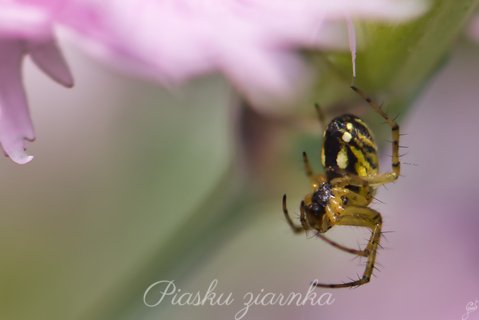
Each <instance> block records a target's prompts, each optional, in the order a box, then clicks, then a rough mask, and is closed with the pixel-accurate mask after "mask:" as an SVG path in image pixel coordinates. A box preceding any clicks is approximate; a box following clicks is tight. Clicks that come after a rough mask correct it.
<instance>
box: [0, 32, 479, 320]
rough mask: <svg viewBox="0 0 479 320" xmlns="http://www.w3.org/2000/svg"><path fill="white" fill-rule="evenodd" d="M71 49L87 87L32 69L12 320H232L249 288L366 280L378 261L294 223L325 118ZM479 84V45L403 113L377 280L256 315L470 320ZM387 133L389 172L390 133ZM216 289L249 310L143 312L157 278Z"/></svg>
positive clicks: (340, 232)
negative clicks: (265, 111) (278, 114)
mask: <svg viewBox="0 0 479 320" xmlns="http://www.w3.org/2000/svg"><path fill="white" fill-rule="evenodd" d="M66 55H67V57H68V61H70V63H71V66H72V69H73V72H74V74H75V76H76V87H75V88H74V89H73V90H65V89H63V88H60V87H58V86H56V85H55V84H52V83H51V82H50V81H44V80H45V79H44V75H42V74H41V73H40V72H39V71H37V70H36V69H35V68H33V67H32V66H31V64H30V63H29V62H27V64H26V66H25V81H26V87H27V92H28V94H29V102H30V106H31V113H32V117H33V119H34V123H35V128H36V132H37V136H38V140H37V141H36V142H35V143H32V144H30V145H29V151H30V152H31V153H32V154H34V155H35V159H34V160H33V162H31V163H30V164H28V165H25V166H18V165H15V164H13V163H12V162H11V161H9V160H8V159H3V160H2V161H0V166H1V168H0V174H1V178H2V184H1V186H0V188H1V191H0V199H1V203H2V209H1V213H0V219H1V220H0V252H1V253H2V257H1V260H0V261H1V262H0V318H1V319H39V320H40V319H103V320H105V319H188V318H189V319H211V318H214V319H234V315H235V313H236V312H237V311H238V310H239V309H241V308H242V303H243V300H242V297H243V295H244V294H245V293H246V292H253V293H256V292H260V291H261V289H264V291H265V292H268V291H271V292H275V293H283V294H288V293H289V292H292V291H295V292H304V293H305V292H306V291H307V288H308V285H309V282H310V281H311V280H312V279H315V278H316V279H319V280H320V281H324V282H333V281H343V280H347V278H348V277H355V275H356V273H361V272H362V270H363V266H362V263H363V262H364V261H361V260H357V259H352V258H351V256H350V255H347V254H345V253H342V252H338V251H337V250H335V249H334V248H331V247H329V246H328V245H327V244H325V243H323V242H321V241H320V240H319V239H315V238H313V237H311V235H309V236H306V235H293V234H292V232H291V231H290V229H289V227H288V226H287V224H286V223H285V221H284V219H283V216H282V212H281V197H282V194H283V193H287V194H288V201H289V207H290V211H291V212H293V214H295V213H297V212H298V204H299V201H300V200H301V199H302V197H303V196H304V194H306V193H307V192H308V191H309V186H308V181H307V179H306V177H305V176H304V174H303V172H302V163H301V151H303V150H306V151H308V153H309V154H310V157H311V158H312V160H313V162H314V165H315V168H316V169H317V170H319V169H320V166H319V152H320V145H321V142H320V137H321V135H320V130H321V129H320V128H319V125H317V124H316V122H315V118H314V112H313V110H304V109H301V112H298V113H297V114H291V116H290V118H288V117H284V116H283V117H282V118H280V119H278V118H274V117H272V116H271V115H259V114H257V113H256V111H253V110H251V109H248V107H247V106H245V104H244V103H242V101H241V100H239V99H237V98H235V95H234V93H233V92H232V90H231V89H230V88H229V86H228V85H227V84H226V83H225V82H224V80H222V79H220V78H216V77H210V78H203V79H199V80H197V81H194V82H192V83H190V84H188V85H186V86H183V87H181V88H176V89H173V90H166V89H163V88H160V87H158V86H157V85H155V84H152V83H148V82H140V81H139V80H137V79H133V78H128V77H127V76H125V75H120V74H118V73H115V72H113V71H112V70H110V69H108V68H106V67H104V66H102V65H99V64H96V63H95V62H93V61H92V60H90V59H89V58H87V57H86V56H83V55H81V54H80V53H78V52H77V51H76V50H75V49H72V48H69V47H67V48H66ZM359 77H360V75H359ZM478 84H479V47H478V46H477V45H475V44H472V43H469V42H468V41H467V40H462V41H458V42H457V43H456V44H455V45H454V47H453V49H452V51H451V52H450V55H449V57H448V58H447V59H446V60H445V61H444V63H443V65H442V66H441V67H440V68H438V69H437V71H436V73H435V74H434V76H433V77H431V78H430V79H429V80H428V81H427V82H426V83H424V85H423V87H422V88H421V89H420V90H419V94H418V95H417V97H416V98H415V99H414V100H413V103H412V104H411V105H410V107H409V108H408V109H404V110H403V111H402V113H401V125H402V130H403V132H404V133H406V134H407V135H405V136H404V137H403V141H402V144H403V145H405V146H407V147H408V148H407V149H406V150H404V151H405V153H406V155H405V156H404V157H403V161H404V162H406V163H407V164H406V163H405V164H404V165H403V170H402V171H403V175H404V176H403V177H402V178H401V179H399V180H398V181H397V183H395V184H393V185H390V186H388V187H387V189H386V188H380V190H379V193H378V196H377V197H378V199H379V200H381V201H382V202H376V203H374V204H373V206H374V207H375V208H376V209H377V210H379V211H380V212H381V213H382V214H383V217H384V221H385V226H384V228H385V230H388V231H392V232H391V233H388V234H387V235H386V237H387V239H384V243H383V245H384V249H382V250H381V251H380V253H379V257H378V262H379V263H380V264H381V266H380V272H379V271H377V272H375V275H376V276H377V277H375V278H374V279H373V280H372V281H371V283H370V284H368V285H366V286H363V287H360V288H357V289H352V290H348V289H345V290H329V292H331V293H332V295H333V297H334V299H335V301H334V303H333V304H332V305H330V306H304V307H297V306H270V307H263V306H257V307H252V308H251V309H250V311H249V312H248V314H247V315H246V316H245V318H244V319H352V318H359V319H362V318H368V319H407V318H413V319H419V318H421V319H459V318H460V317H461V316H462V315H463V314H464V313H465V311H466V304H467V303H468V302H470V301H474V300H475V299H476V298H477V297H478V295H479V273H478V271H477V270H479V252H478V250H477V243H478V241H479V235H478V232H477V230H478V228H479V209H478V205H477V200H478V196H479V191H478V186H477V183H478V181H479V171H478V169H477V163H478V159H479V151H478V150H479V149H478V148H477V145H478V138H479V133H478V121H479V120H478V119H479V108H478V107H477V104H478V101H479V90H477V87H478ZM344 92H345V96H346V98H345V100H346V101H350V102H351V105H348V106H347V108H350V109H351V110H356V111H358V112H359V113H365V112H367V111H368V109H367V107H366V106H364V104H363V103H362V102H360V101H359V100H357V99H356V98H355V97H354V95H352V94H350V93H349V89H348V84H347V83H345V84H344ZM385 102H386V104H385V106H386V109H387V101H385ZM337 109H338V110H343V109H344V108H339V107H338V108H337ZM331 110H333V109H331ZM331 112H332V113H334V112H335V111H334V110H333V111H331ZM336 112H339V111H336ZM367 118H368V120H369V121H370V124H371V126H372V127H374V128H383V129H384V127H383V126H384V124H383V123H382V120H381V119H380V118H378V117H375V116H374V115H373V114H368V115H367ZM380 132H382V133H381V134H380V136H378V137H377V138H378V141H380V143H381V149H382V150H383V152H382V163H383V164H384V165H383V169H384V170H387V168H388V165H389V163H390V160H389V156H388V154H390V150H389V146H388V145H387V143H386V140H387V139H389V136H388V135H387V131H384V130H383V131H380ZM383 133H385V135H386V136H383ZM328 235H330V237H331V238H334V239H336V240H338V241H340V242H342V243H346V244H350V245H352V246H355V245H357V244H358V243H359V244H361V243H364V241H365V239H366V237H367V233H365V232H363V231H362V230H358V229H357V228H349V227H345V228H335V229H333V230H331V231H330V232H328ZM213 279H218V281H219V284H218V287H217V289H216V292H218V293H229V292H232V293H233V296H234V298H235V302H234V303H233V305H231V306H213V307H212V306H172V305H171V303H170V300H169V299H167V300H165V302H163V303H161V304H160V305H159V306H157V307H155V308H148V307H146V306H145V305H144V304H143V293H144V291H145V289H146V288H147V287H148V286H149V285H150V284H152V283H154V282H156V281H159V280H174V281H175V284H176V285H177V287H178V288H180V289H181V290H182V292H184V291H189V292H197V291H200V292H202V293H205V292H206V289H207V288H208V286H209V284H210V282H211V281H212V280H213ZM327 291H328V290H322V289H318V290H317V292H318V293H322V292H327ZM469 317H470V319H475V318H477V319H479V311H477V312H475V313H471V314H470V316H469Z"/></svg>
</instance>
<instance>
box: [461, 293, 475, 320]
mask: <svg viewBox="0 0 479 320" xmlns="http://www.w3.org/2000/svg"><path fill="white" fill-rule="evenodd" d="M478 304H479V299H477V298H476V300H474V301H470V302H468V303H467V304H466V313H464V314H463V315H462V320H467V319H469V315H470V314H471V313H473V312H474V311H476V310H477V305H478Z"/></svg>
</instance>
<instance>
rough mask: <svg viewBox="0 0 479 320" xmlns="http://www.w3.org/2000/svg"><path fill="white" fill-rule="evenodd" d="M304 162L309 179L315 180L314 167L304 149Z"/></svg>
mask: <svg viewBox="0 0 479 320" xmlns="http://www.w3.org/2000/svg"><path fill="white" fill-rule="evenodd" d="M303 163H304V171H305V172H306V175H307V176H308V178H309V180H311V181H314V173H313V168H312V167H311V164H310V162H309V158H308V155H307V154H306V152H305V151H303Z"/></svg>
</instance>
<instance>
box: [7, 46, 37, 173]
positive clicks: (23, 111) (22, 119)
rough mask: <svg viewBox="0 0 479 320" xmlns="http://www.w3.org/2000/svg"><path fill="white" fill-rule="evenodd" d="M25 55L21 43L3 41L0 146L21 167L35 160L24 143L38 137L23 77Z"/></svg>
mask: <svg viewBox="0 0 479 320" xmlns="http://www.w3.org/2000/svg"><path fill="white" fill-rule="evenodd" d="M24 54H25V49H24V46H23V44H22V42H21V41H14V40H0V143H1V144H2V147H3V150H4V151H5V153H6V154H7V155H8V156H9V157H10V158H11V159H12V160H13V161H15V162H16V163H19V164H24V163H27V162H29V161H30V160H32V158H33V157H32V156H28V155H27V154H26V153H25V144H24V142H25V140H33V139H34V138H35V134H34V131H33V125H32V122H31V119H30V114H29V111H28V106H27V100H26V96H25V91H24V89H23V84H22V79H21V74H20V71H21V70H20V69H21V62H22V57H23V55H24Z"/></svg>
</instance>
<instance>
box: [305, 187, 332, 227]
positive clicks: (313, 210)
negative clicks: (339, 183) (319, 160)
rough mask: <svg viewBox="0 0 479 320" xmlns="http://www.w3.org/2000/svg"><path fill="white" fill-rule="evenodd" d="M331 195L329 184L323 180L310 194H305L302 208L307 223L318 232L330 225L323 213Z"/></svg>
mask: <svg viewBox="0 0 479 320" xmlns="http://www.w3.org/2000/svg"><path fill="white" fill-rule="evenodd" d="M331 197H332V192H331V185H330V184H329V183H327V182H324V183H322V184H321V185H319V187H318V188H317V189H316V190H315V191H314V192H313V193H312V194H309V195H308V196H306V199H305V201H304V207H303V209H304V210H305V212H306V219H307V220H308V224H309V225H310V226H311V227H312V228H314V229H316V230H318V231H319V232H326V231H327V230H328V229H329V228H330V227H331V226H330V225H329V223H328V222H329V219H328V218H327V216H326V215H325V212H326V206H327V205H328V203H329V199H330V198H331Z"/></svg>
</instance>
